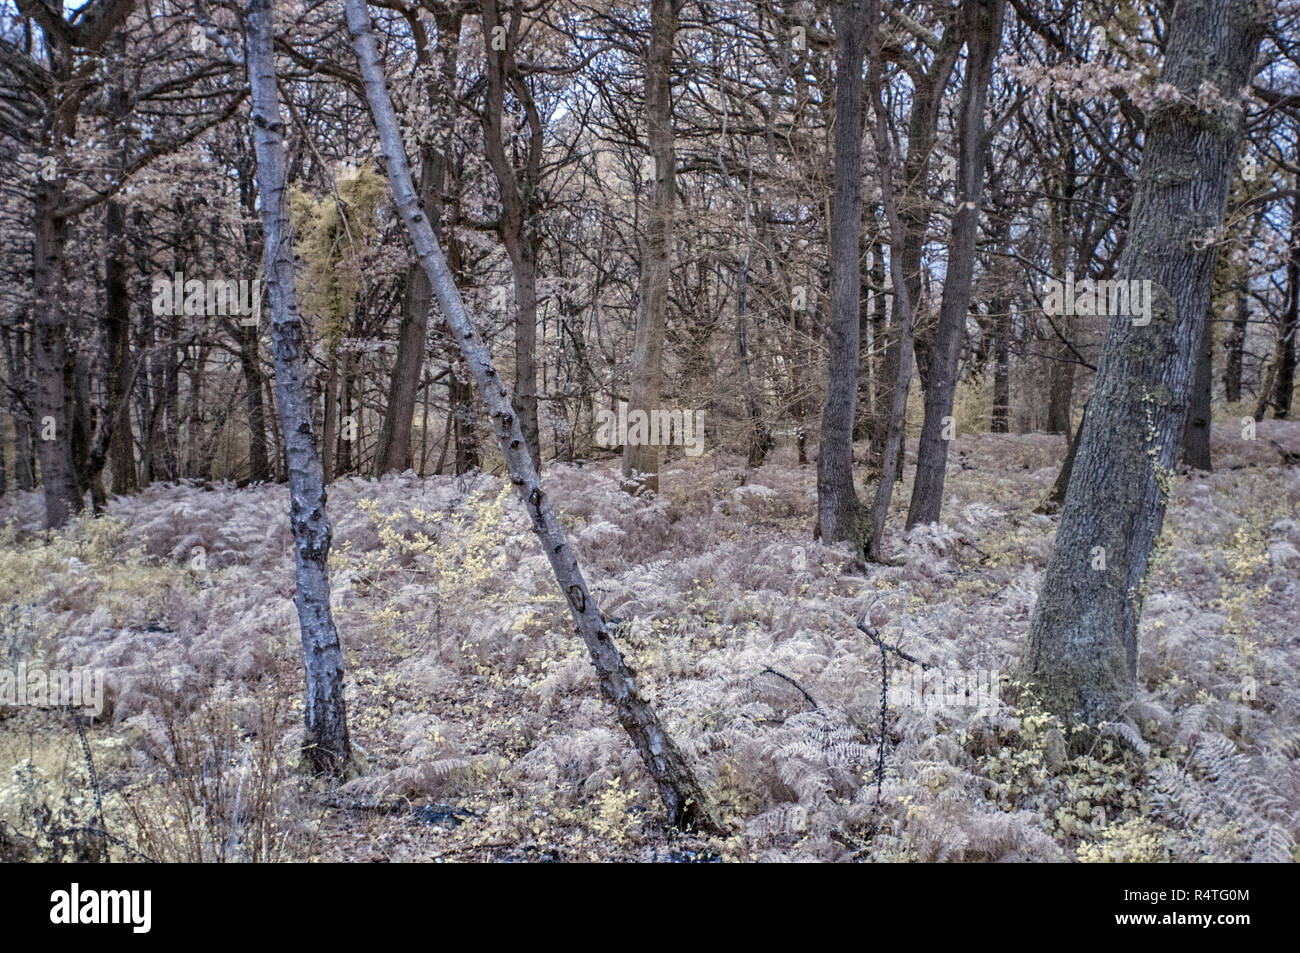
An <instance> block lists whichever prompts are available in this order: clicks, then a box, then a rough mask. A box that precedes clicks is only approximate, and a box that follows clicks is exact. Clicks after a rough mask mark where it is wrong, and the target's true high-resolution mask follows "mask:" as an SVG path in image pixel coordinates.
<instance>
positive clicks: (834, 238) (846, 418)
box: [817, 0, 869, 553]
mask: <svg viewBox="0 0 1300 953" xmlns="http://www.w3.org/2000/svg"><path fill="white" fill-rule="evenodd" d="M831 14H832V16H833V17H834V23H835V169H834V186H833V188H834V192H833V194H832V198H831V250H830V255H831V320H830V329H829V335H828V339H827V344H828V346H829V349H830V356H829V360H828V362H827V381H826V404H825V406H824V407H823V409H822V428H821V443H820V445H819V447H818V453H817V526H818V527H819V528H820V531H821V538H822V539H823V540H824V541H826V542H828V543H838V542H841V541H845V540H847V541H849V542H851V543H852V544H853V549H854V551H855V552H857V553H861V551H862V527H861V524H860V518H861V517H860V512H859V506H858V494H857V491H856V489H855V488H854V485H853V422H854V414H855V408H856V404H857V396H858V345H859V338H860V333H861V321H862V311H861V309H862V301H861V297H860V296H861V290H862V275H861V272H860V271H859V268H860V258H861V253H860V249H859V243H858V232H859V231H860V229H861V226H862V61H863V55H864V43H865V40H866V32H867V30H868V28H869V26H868V23H867V6H866V2H865V0H842V2H837V3H835V4H833V5H832V7H831Z"/></svg>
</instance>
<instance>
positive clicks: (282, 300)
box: [245, 0, 351, 775]
mask: <svg viewBox="0 0 1300 953" xmlns="http://www.w3.org/2000/svg"><path fill="white" fill-rule="evenodd" d="M246 15H247V23H248V30H247V50H246V54H245V55H246V60H247V63H248V82H249V86H250V88H251V90H252V97H253V109H252V123H253V142H254V145H255V148H256V150H257V182H258V190H259V192H260V193H261V207H262V234H263V238H264V243H263V260H264V263H265V267H266V288H267V298H268V300H269V302H270V306H271V340H272V350H273V352H274V354H275V398H276V403H277V404H278V405H279V409H280V427H281V430H282V432H283V434H284V446H285V456H286V458H287V461H288V466H289V522H290V525H291V526H292V528H293V542H294V546H293V552H294V563H295V569H296V577H295V578H296V582H297V586H296V589H295V593H294V604H295V605H296V606H297V607H298V626H299V628H300V629H301V632H302V657H303V669H304V671H305V672H306V676H307V699H306V703H305V704H304V706H303V720H304V722H305V723H306V730H307V733H306V737H305V738H304V740H303V754H304V755H305V756H306V758H307V762H308V764H309V765H310V766H311V768H312V770H313V771H315V772H316V773H318V774H324V773H329V774H334V775H338V774H341V773H343V772H344V770H345V769H346V766H347V763H348V760H349V758H350V756H351V746H350V743H349V740H348V722H347V707H346V704H345V702H344V698H343V651H342V648H341V647H340V645H339V637H338V632H337V631H336V630H335V628H334V618H333V616H332V615H331V613H330V578H329V552H330V537H331V530H330V522H329V516H328V515H327V514H326V512H325V481H324V477H323V473H322V470H321V460H320V454H319V453H318V451H317V448H316V434H315V431H314V430H313V428H312V416H311V403H310V400H309V398H308V394H307V385H306V375H307V368H306V362H305V348H306V342H305V339H304V336H303V329H302V320H301V318H300V317H299V314H298V295H297V292H296V291H295V290H294V265H293V235H292V233H291V231H290V224H289V215H288V211H287V209H286V207H285V196H286V190H287V186H286V176H285V156H284V128H285V127H284V122H283V121H282V120H281V118H280V94H279V90H278V89H277V80H276V71H275V59H274V48H273V44H274V30H273V26H272V17H271V0H249V3H248V7H247V9H246Z"/></svg>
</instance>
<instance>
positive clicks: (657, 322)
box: [623, 0, 684, 493]
mask: <svg viewBox="0 0 1300 953" xmlns="http://www.w3.org/2000/svg"><path fill="white" fill-rule="evenodd" d="M683 2H684V0H650V53H649V57H648V58H647V60H646V82H645V88H646V122H647V124H648V126H649V135H648V137H647V139H648V144H649V147H650V159H651V161H652V162H653V164H654V169H653V171H654V184H653V186H652V188H651V199H650V212H649V222H648V223H647V225H646V234H645V237H644V239H643V240H642V242H641V298H640V302H639V304H638V308H637V318H636V342H635V345H634V347H633V351H632V385H631V393H630V395H629V396H630V398H631V399H630V400H629V401H628V414H629V416H630V415H631V413H632V412H633V411H635V410H640V411H644V412H646V413H651V412H653V411H654V410H655V409H657V407H658V405H659V392H660V388H661V387H662V386H663V377H664V327H665V325H666V323H667V319H668V279H669V270H670V268H671V264H672V254H673V211H674V208H675V206H676V204H677V185H676V182H677V157H676V155H675V154H674V146H673V97H672V92H673V90H672V81H673V70H672V66H673V42H674V40H675V38H676V36H677V16H678V13H679V12H680V9H681V5H682V3H683ZM623 485H624V486H625V487H626V488H627V489H628V490H629V491H630V492H633V493H637V492H640V491H642V490H650V491H652V492H658V490H659V448H658V447H651V446H647V445H645V444H642V445H639V446H635V445H632V444H627V445H626V446H624V447H623Z"/></svg>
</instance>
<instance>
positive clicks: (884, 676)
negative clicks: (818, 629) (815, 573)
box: [858, 601, 934, 837]
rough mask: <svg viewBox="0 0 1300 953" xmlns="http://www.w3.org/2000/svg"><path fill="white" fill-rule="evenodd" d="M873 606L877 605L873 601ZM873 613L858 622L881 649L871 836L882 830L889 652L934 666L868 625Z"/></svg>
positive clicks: (918, 662)
mask: <svg viewBox="0 0 1300 953" xmlns="http://www.w3.org/2000/svg"><path fill="white" fill-rule="evenodd" d="M871 605H872V606H874V605H875V602H874V601H873V602H872V603H871ZM870 614H871V606H868V607H867V611H866V612H865V613H864V614H863V616H862V621H860V622H859V623H858V631H860V632H862V633H863V634H864V635H866V637H867V638H869V639H870V640H871V641H872V642H874V643H876V645H877V647H878V648H879V649H880V742H879V744H877V746H876V820H875V821H874V823H873V824H872V827H871V834H870V836H871V837H875V836H876V833H877V831H879V830H880V818H881V801H882V800H883V791H884V786H885V743H886V741H887V740H888V736H887V735H886V734H885V732H886V729H887V728H888V724H887V721H886V718H887V715H888V712H889V654H888V653H890V652H893V653H894V654H895V655H897V656H898V657H899V658H901V659H903V660H904V661H907V662H911V663H912V664H914V665H919V666H921V668H922V669H923V670H924V669H931V668H934V666H933V665H931V664H930V663H929V662H923V661H921V660H920V659H919V658H917V657H916V656H915V655H908V654H907V653H906V652H904V651H903V650H902V649H900V648H899V647H898V646H896V645H890V644H889V643H888V642H886V641H885V640H884V639H882V638H881V637H880V635H879V634H878V633H877V632H876V630H875V629H873V628H871V627H870V626H869V625H867V619H868V617H869V616H870Z"/></svg>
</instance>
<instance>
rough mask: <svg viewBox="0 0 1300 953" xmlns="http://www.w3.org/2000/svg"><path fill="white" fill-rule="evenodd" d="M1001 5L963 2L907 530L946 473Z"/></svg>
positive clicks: (922, 519) (932, 507)
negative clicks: (959, 82)
mask: <svg viewBox="0 0 1300 953" xmlns="http://www.w3.org/2000/svg"><path fill="white" fill-rule="evenodd" d="M1005 8H1006V4H1005V0H964V2H963V4H962V16H963V18H964V19H965V21H966V27H965V29H966V47H967V51H968V55H967V57H966V78H965V82H964V84H963V86H962V94H961V104H960V136H961V140H960V144H959V146H958V153H957V211H956V213H955V214H954V215H953V220H952V238H951V240H950V241H949V243H948V267H947V269H946V271H945V273H944V282H943V304H942V305H941V307H940V309H939V326H938V328H937V329H936V330H935V336H934V340H933V341H932V342H931V346H930V375H929V381H928V382H927V385H928V386H927V387H926V389H925V419H924V421H923V423H922V425H921V439H920V442H919V444H918V451H917V461H916V480H915V482H914V483H913V484H912V501H911V504H910V505H909V507H908V511H907V526H908V527H909V528H910V527H912V526H915V525H916V524H918V523H933V522H936V521H937V520H938V519H939V514H940V512H941V510H942V508H943V484H944V478H945V476H946V475H947V467H948V440H949V438H950V436H951V426H950V425H951V424H952V410H953V400H954V398H955V396H956V393H957V377H958V371H959V367H958V360H959V358H960V356H961V344H962V340H963V339H964V338H965V335H966V319H967V316H968V314H969V312H970V293H971V282H972V280H973V279H974V277H975V239H976V229H977V228H978V225H979V207H980V201H981V198H982V196H983V193H984V166H985V159H986V158H987V155H986V153H987V150H988V142H987V139H988V136H987V133H986V132H985V129H984V106H985V103H986V102H987V101H988V89H989V81H990V79H991V78H992V75H993V61H994V60H995V59H996V58H997V54H998V47H999V46H1001V44H1002V15H1003V12H1004V10H1005Z"/></svg>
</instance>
